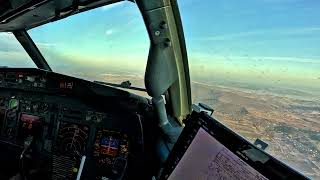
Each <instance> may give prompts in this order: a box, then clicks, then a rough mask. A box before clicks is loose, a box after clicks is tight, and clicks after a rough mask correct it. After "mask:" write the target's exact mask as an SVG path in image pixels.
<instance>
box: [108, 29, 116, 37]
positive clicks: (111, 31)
mask: <svg viewBox="0 0 320 180" xmlns="http://www.w3.org/2000/svg"><path fill="white" fill-rule="evenodd" d="M113 33H114V31H113V30H112V29H108V30H106V35H107V36H110V35H111V34H113Z"/></svg>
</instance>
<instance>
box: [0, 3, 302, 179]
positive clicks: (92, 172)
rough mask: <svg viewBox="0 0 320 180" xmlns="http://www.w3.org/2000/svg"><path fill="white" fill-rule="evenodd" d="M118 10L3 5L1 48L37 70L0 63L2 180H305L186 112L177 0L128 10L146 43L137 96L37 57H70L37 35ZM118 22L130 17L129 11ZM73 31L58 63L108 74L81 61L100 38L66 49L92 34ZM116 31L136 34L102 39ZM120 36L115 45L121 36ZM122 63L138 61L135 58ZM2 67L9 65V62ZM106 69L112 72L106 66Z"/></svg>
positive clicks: (192, 108)
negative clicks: (141, 24)
mask: <svg viewBox="0 0 320 180" xmlns="http://www.w3.org/2000/svg"><path fill="white" fill-rule="evenodd" d="M120 1H121V0H0V32H1V33H6V35H3V36H2V37H0V39H2V40H3V39H4V40H6V41H7V42H8V44H10V43H9V42H14V41H16V42H17V44H18V45H19V46H21V49H22V48H23V50H24V51H25V52H26V54H27V55H28V58H27V59H25V61H26V63H34V65H35V66H36V67H15V66H14V67H11V66H10V65H9V66H7V65H6V64H5V63H4V64H2V61H3V60H0V64H1V67H0V179H4V180H5V179H11V180H13V179H17V180H34V179H53V180H62V179H63V180H65V179H70V180H80V179H82V180H125V179H132V180H138V179H148V180H160V179H170V180H189V179H190V180H194V179H206V180H213V179H251V180H253V179H307V177H306V176H304V175H302V173H300V172H299V171H298V170H295V169H294V168H291V167H290V166H289V165H287V164H285V163H283V162H282V161H280V160H278V159H277V158H276V157H273V156H272V155H270V154H269V153H267V152H265V151H264V149H265V148H266V147H267V146H268V145H267V143H265V142H264V141H262V140H257V141H256V143H255V144H253V143H251V142H249V141H248V140H247V139H246V138H244V137H242V136H240V135H239V134H237V133H236V132H234V131H232V130H231V129H230V128H229V127H228V126H226V125H224V124H223V123H221V122H219V121H218V120H216V119H215V118H213V116H212V114H213V113H215V112H214V109H213V108H212V107H211V106H208V105H206V104H205V103H199V104H193V105H192V96H191V81H190V77H189V74H190V73H189V66H188V56H187V49H186V44H185V37H184V33H183V23H182V21H181V17H180V12H179V8H178V3H177V1H176V0H136V1H129V2H125V3H130V4H131V5H132V6H135V7H137V8H136V9H135V10H136V12H137V13H138V14H140V15H141V16H142V17H141V21H142V22H144V28H143V30H144V31H145V32H146V34H147V36H148V38H149V41H150V44H147V46H148V47H149V51H148V55H147V63H146V67H144V68H145V69H144V70H145V71H144V83H143V86H142V87H138V86H135V84H134V83H132V81H131V80H130V78H128V79H126V80H124V81H123V82H122V83H121V82H119V83H115V82H108V80H107V79H106V80H104V81H101V80H100V79H94V78H91V79H90V78H88V79H85V78H83V76H82V75H83V74H85V73H87V74H89V73H90V72H93V71H95V69H94V68H91V69H90V68H89V66H88V69H89V70H88V69H87V70H83V69H81V68H79V69H77V73H79V74H81V73H82V75H79V76H77V75H70V74H68V73H63V72H68V69H69V68H70V67H72V66H75V67H76V66H77V64H78V63H79V64H80V63H81V61H70V62H71V63H70V62H68V63H66V64H65V65H63V61H61V62H62V65H60V66H58V68H56V67H55V68H52V66H51V64H52V65H53V66H55V64H56V63H57V62H60V60H59V59H52V57H56V58H59V57H58V56H51V55H47V54H46V53H43V49H44V48H46V49H52V51H59V50H58V49H55V47H54V46H60V47H61V48H62V49H65V50H66V51H67V50H70V49H68V48H69V47H66V46H64V45H62V44H59V43H57V44H54V45H52V46H51V45H50V44H49V43H48V42H40V43H39V41H37V42H35V41H34V39H35V38H39V37H41V36H48V37H50V38H51V39H55V38H61V37H57V35H56V34H54V33H53V34H46V35H44V34H42V32H41V31H37V28H42V27H45V28H47V29H49V28H50V24H53V23H61V24H60V25H61V26H63V27H65V30H64V29H63V28H62V29H54V28H53V29H54V30H52V31H59V30H60V31H61V32H63V31H66V32H67V26H68V19H69V18H73V17H77V18H79V21H82V20H83V21H86V22H91V21H92V22H94V20H93V19H94V18H93V17H91V18H92V19H90V16H89V18H84V17H82V16H81V14H84V13H90V12H93V11H95V10H96V9H99V8H103V9H100V10H101V12H106V11H108V10H110V11H112V7H114V6H115V5H116V4H118V3H121V2H120ZM108 8H110V9H108ZM121 13H123V14H125V16H128V17H129V16H131V14H130V13H132V12H128V13H127V12H124V11H123V12H121ZM82 18H83V19H82ZM108 18H109V17H108V16H102V17H101V19H108ZM133 20H134V19H133ZM128 23H129V24H130V23H133V21H132V22H128ZM73 26H75V28H74V29H76V30H75V31H74V32H72V33H67V35H66V36H64V37H63V39H64V42H65V44H68V43H69V42H70V46H71V45H72V46H73V47H75V49H76V51H73V50H70V52H71V51H72V52H73V53H74V54H75V55H72V56H71V55H70V56H69V55H68V54H65V56H66V57H68V58H69V59H72V58H80V59H81V58H82V59H88V64H90V61H91V60H92V67H93V66H95V67H96V68H100V67H102V66H109V65H106V64H104V63H101V64H98V62H100V61H94V59H95V58H96V57H89V55H88V56H85V55H84V51H85V49H86V47H89V46H90V48H92V49H93V50H92V52H95V51H94V50H99V48H100V47H99V46H100V45H99V46H98V45H96V44H95V42H94V41H93V40H92V39H95V38H97V39H99V38H100V39H102V38H104V37H95V36H96V35H95V34H91V35H90V36H86V37H85V36H83V39H86V41H82V43H80V41H79V43H73V42H72V41H71V39H72V36H79V37H80V38H81V37H82V35H81V34H85V31H86V29H87V28H88V29H94V28H98V26H99V25H88V26H87V27H86V28H85V29H83V28H80V27H76V26H77V24H74V25H73ZM45 28H44V29H45ZM117 28H118V30H119V28H124V29H126V28H128V29H130V28H132V29H134V28H135V27H134V26H130V27H125V26H123V27H119V26H118V27H116V28H115V29H112V30H111V29H110V30H107V31H105V32H103V33H104V34H105V36H109V37H110V35H111V34H113V33H117ZM31 31H36V32H32V34H31V33H30V32H31ZM9 36H10V38H8V37H9ZM117 36H118V39H121V36H122V35H121V34H118V35H117ZM136 36H139V34H137V35H136ZM34 37H35V38H34ZM69 38H70V39H69ZM132 38H134V37H132ZM109 40H110V41H111V40H112V41H114V42H117V39H111V38H109V39H106V41H109ZM126 41H128V42H130V41H131V38H126ZM90 43H91V44H90ZM119 43H121V45H119V46H121V47H124V48H127V45H126V44H125V43H122V41H121V42H119ZM149 45H150V46H149ZM15 46H16V45H12V46H10V47H9V45H8V47H7V48H8V49H10V48H16V47H15ZM105 46H108V45H107V44H105ZM110 48H111V49H112V48H113V47H112V46H110ZM135 48H137V49H138V48H139V47H135ZM8 51H9V50H8ZM134 51H135V50H134ZM122 55H123V57H124V56H125V58H127V59H130V58H135V54H134V53H132V54H122ZM101 56H102V55H101ZM123 57H122V56H121V57H118V58H119V59H120V58H123ZM1 58H3V59H8V60H10V61H11V59H10V58H12V61H11V62H13V63H14V62H15V61H16V57H15V56H13V55H12V54H8V55H6V56H1ZM90 58H92V59H90ZM112 58H114V59H117V57H116V56H113V57H112ZM47 59H50V60H51V62H50V63H48V62H49V61H47ZM96 59H97V58H96ZM114 62H115V63H117V62H118V60H115V61H114ZM119 62H120V61H119ZM134 63H135V62H132V64H134ZM133 66H134V65H133ZM109 67H111V68H110V69H112V67H113V66H112V64H110V66H109ZM97 71H98V70H97ZM122 71H126V69H123V70H122ZM99 73H100V72H99ZM102 73H104V74H103V75H106V74H105V73H110V72H102ZM102 73H100V74H102ZM110 74H111V73H110ZM107 76H109V77H114V78H117V77H118V76H116V75H108V74H107ZM126 77H129V76H126ZM141 94H144V95H141ZM146 94H148V95H146ZM231 103H232V102H231ZM243 111H244V110H243ZM243 111H242V112H243ZM247 113H249V112H247Z"/></svg>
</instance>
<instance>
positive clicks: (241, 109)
mask: <svg viewBox="0 0 320 180" xmlns="http://www.w3.org/2000/svg"><path fill="white" fill-rule="evenodd" d="M287 92H288V94H286V95H283V91H282V90H281V93H280V92H279V93H275V92H267V91H264V92H261V91H254V90H252V89H244V88H236V87H226V86H217V85H216V86H213V85H208V84H203V83H199V82H193V83H192V100H193V102H194V103H196V102H203V103H206V104H207V105H209V106H211V107H213V108H214V110H215V112H214V115H213V116H214V118H216V119H217V120H219V121H220V122H222V123H224V124H225V125H227V126H228V127H229V128H231V129H233V130H235V131H236V132H237V133H238V134H240V135H241V136H243V137H245V138H247V139H248V140H249V141H251V142H254V141H255V139H257V138H259V139H261V140H263V141H264V142H266V143H267V144H268V145H269V146H268V148H267V149H266V151H267V152H268V153H269V154H271V155H273V156H275V157H276V158H277V159H279V160H281V161H283V162H285V163H286V164H288V165H290V166H291V167H293V168H294V169H296V170H298V171H299V172H301V173H303V174H304V175H306V176H308V177H310V178H312V179H319V178H320V102H319V99H316V97H313V98H312V94H305V93H306V92H303V91H301V92H299V91H294V93H291V91H290V90H288V91H287ZM299 93H300V94H299ZM291 94H292V95H291ZM309 96H310V97H309Z"/></svg>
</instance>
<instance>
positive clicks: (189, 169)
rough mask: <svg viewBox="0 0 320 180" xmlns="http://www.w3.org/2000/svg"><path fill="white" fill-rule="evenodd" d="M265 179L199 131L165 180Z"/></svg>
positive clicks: (209, 136)
mask: <svg viewBox="0 0 320 180" xmlns="http://www.w3.org/2000/svg"><path fill="white" fill-rule="evenodd" d="M180 179H181V180H185V179H206V180H214V179H243V180H256V179H258V180H266V179H267V178H266V177H264V176H263V175H262V174H260V173H259V172H258V171H256V170H255V169H254V168H252V167H251V166H250V165H248V164H247V163H246V162H244V161H243V160H241V159H240V158H239V157H238V156H237V155H235V154H234V153H233V152H231V151H230V150H229V149H227V148H226V147H225V146H224V145H222V144H221V143H220V142H218V141H217V140H216V139H215V138H214V137H212V136H211V135H210V134H209V133H207V132H206V131H205V130H204V129H202V128H200V129H199V130H198V132H197V135H196V136H195V138H194V139H193V141H192V142H191V144H190V146H189V147H188V149H187V151H186V152H185V153H184V155H183V157H182V158H181V160H180V162H179V163H178V164H177V166H176V167H175V169H174V170H173V172H172V173H171V175H170V176H169V177H168V180H180Z"/></svg>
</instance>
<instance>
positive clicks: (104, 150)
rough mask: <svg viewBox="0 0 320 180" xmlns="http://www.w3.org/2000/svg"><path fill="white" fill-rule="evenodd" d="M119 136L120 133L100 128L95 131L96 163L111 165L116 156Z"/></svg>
mask: <svg viewBox="0 0 320 180" xmlns="http://www.w3.org/2000/svg"><path fill="white" fill-rule="evenodd" d="M120 141H121V136H120V133H117V132H113V131H108V130H103V129H100V130H98V131H97V135H96V141H95V144H94V154H93V156H94V157H95V158H96V160H97V162H98V164H100V165H112V164H113V161H114V159H115V158H116V157H117V156H118V153H119V146H120Z"/></svg>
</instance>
